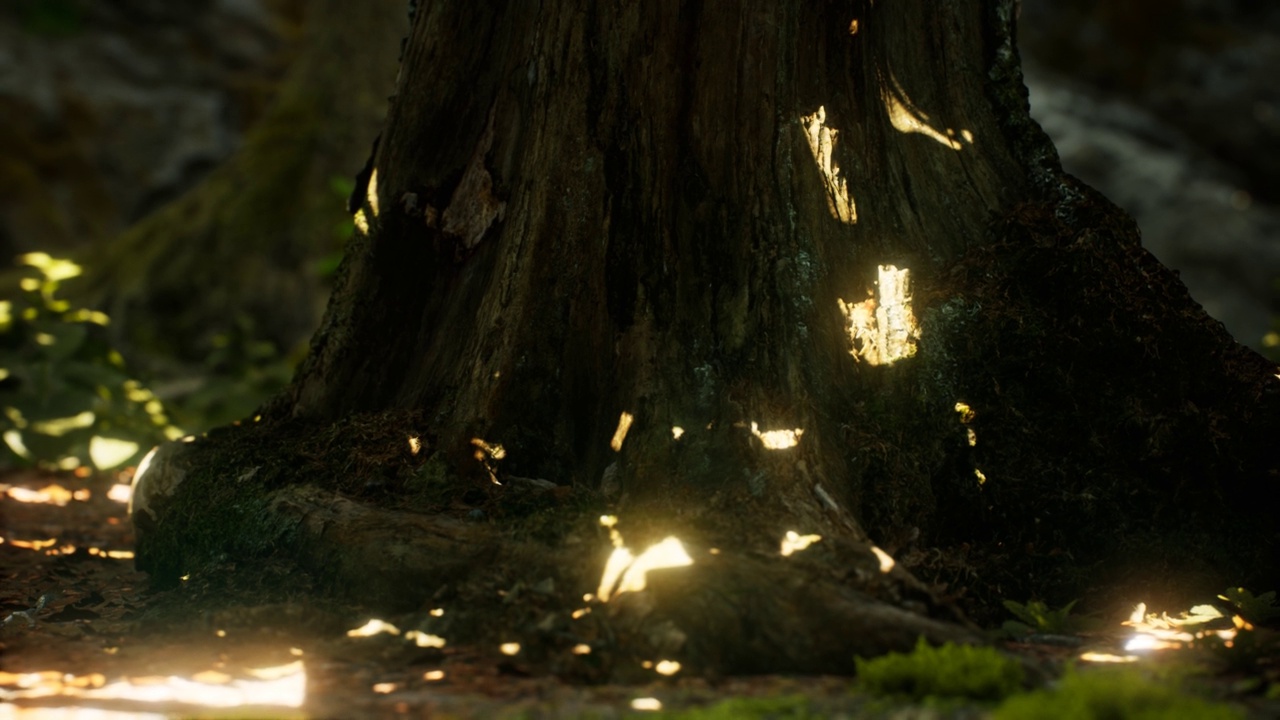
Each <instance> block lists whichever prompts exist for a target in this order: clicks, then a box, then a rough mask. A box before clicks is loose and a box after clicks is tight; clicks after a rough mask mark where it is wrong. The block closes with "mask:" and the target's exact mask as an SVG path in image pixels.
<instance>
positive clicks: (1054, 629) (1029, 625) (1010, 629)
mask: <svg viewBox="0 0 1280 720" xmlns="http://www.w3.org/2000/svg"><path fill="white" fill-rule="evenodd" d="M1076 602H1077V601H1076V600H1072V601H1071V602H1069V603H1067V604H1066V605H1063V606H1062V607H1060V608H1058V609H1057V610H1054V609H1053V608H1050V607H1049V606H1048V605H1046V604H1044V603H1043V602H1040V601H1039V600H1032V601H1030V602H1028V603H1027V604H1025V605H1023V604H1022V603H1016V602H1014V601H1012V600H1005V601H1004V607H1005V609H1006V610H1008V611H1009V612H1011V613H1013V616H1014V617H1016V618H1018V619H1017V620H1009V621H1006V622H1005V624H1004V625H1003V626H1002V628H1003V630H1004V631H1005V633H1007V634H1008V635H1009V636H1010V637H1020V636H1022V635H1030V634H1031V633H1045V634H1052V635H1069V634H1071V633H1074V632H1078V631H1079V630H1081V629H1082V627H1081V626H1082V622H1081V620H1080V619H1079V618H1074V617H1071V608H1073V607H1075V604H1076Z"/></svg>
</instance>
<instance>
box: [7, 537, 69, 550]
mask: <svg viewBox="0 0 1280 720" xmlns="http://www.w3.org/2000/svg"><path fill="white" fill-rule="evenodd" d="M9 544H11V545H13V546H14V547H20V548H24V549H26V550H43V549H45V548H50V547H53V546H54V545H57V544H58V540H57V539H56V538H49V539H48V540H10V541H9Z"/></svg>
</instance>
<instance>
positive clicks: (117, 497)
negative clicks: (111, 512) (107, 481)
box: [107, 483, 133, 504]
mask: <svg viewBox="0 0 1280 720" xmlns="http://www.w3.org/2000/svg"><path fill="white" fill-rule="evenodd" d="M132 497H133V486H132V485H130V484H128V483H116V484H115V485H112V486H111V489H110V490H108V491H107V498H108V499H109V500H114V501H116V502H118V503H126V504H127V503H128V502H129V499H130V498H132Z"/></svg>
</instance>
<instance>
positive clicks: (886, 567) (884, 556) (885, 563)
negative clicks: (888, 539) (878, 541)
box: [871, 545, 895, 573]
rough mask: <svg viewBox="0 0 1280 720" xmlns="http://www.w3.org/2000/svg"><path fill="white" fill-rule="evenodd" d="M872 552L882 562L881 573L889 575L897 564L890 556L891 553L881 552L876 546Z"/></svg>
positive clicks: (872, 547) (872, 548) (873, 546)
mask: <svg viewBox="0 0 1280 720" xmlns="http://www.w3.org/2000/svg"><path fill="white" fill-rule="evenodd" d="M871 552H872V553H874V554H875V556H876V559H877V560H879V561H880V572H882V573H887V572H889V571H890V570H892V569H893V566H894V564H895V563H894V561H893V558H892V557H890V556H889V553H887V552H885V551H883V550H881V549H880V548H878V547H876V546H875V545H872V546H871Z"/></svg>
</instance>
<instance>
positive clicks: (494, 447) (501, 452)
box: [471, 438, 507, 460]
mask: <svg viewBox="0 0 1280 720" xmlns="http://www.w3.org/2000/svg"><path fill="white" fill-rule="evenodd" d="M471 444H472V445H474V446H476V447H477V448H479V449H480V452H483V453H484V454H485V455H487V456H489V457H490V458H492V459H494V460H501V459H502V458H504V457H506V456H507V451H506V449H505V448H503V447H502V446H501V445H499V444H498V443H488V442H485V441H484V440H482V439H480V438H471Z"/></svg>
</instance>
